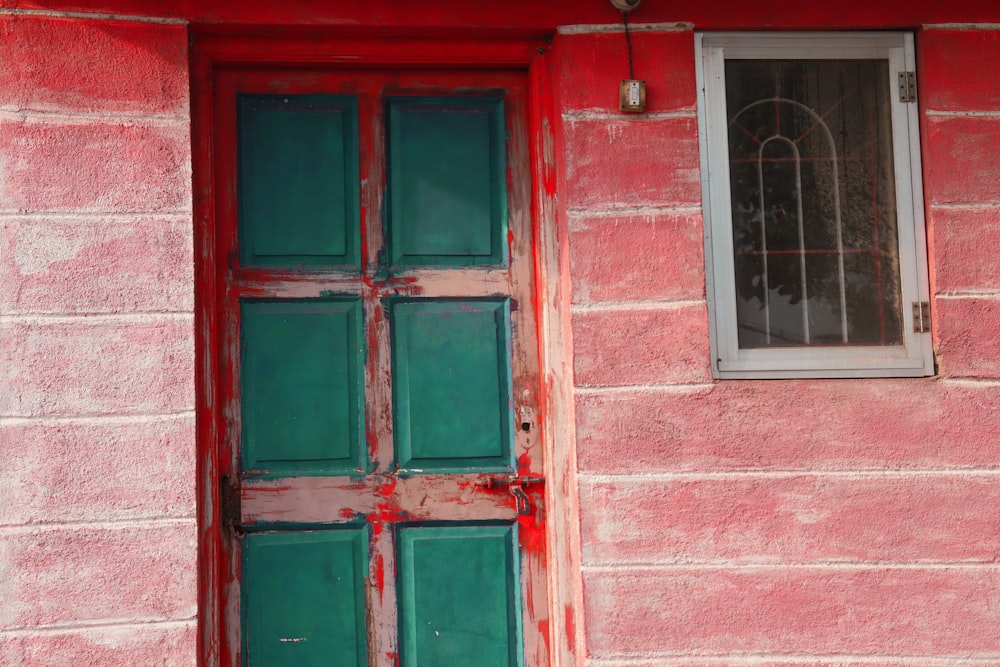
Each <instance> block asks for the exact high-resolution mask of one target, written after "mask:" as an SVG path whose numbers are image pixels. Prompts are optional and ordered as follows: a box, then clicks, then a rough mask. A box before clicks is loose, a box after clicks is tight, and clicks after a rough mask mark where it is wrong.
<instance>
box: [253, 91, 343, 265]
mask: <svg viewBox="0 0 1000 667" xmlns="http://www.w3.org/2000/svg"><path fill="white" fill-rule="evenodd" d="M238 131H239V218H240V261H241V263H242V264H243V265H244V266H254V265H267V266H275V265H279V266H286V267H292V268H293V267H295V266H297V265H302V266H321V265H355V266H356V265H357V263H358V178H359V177H358V127H357V102H356V101H355V100H354V99H353V98H351V97H346V96H337V95H247V94H242V95H240V96H239V130H238Z"/></svg>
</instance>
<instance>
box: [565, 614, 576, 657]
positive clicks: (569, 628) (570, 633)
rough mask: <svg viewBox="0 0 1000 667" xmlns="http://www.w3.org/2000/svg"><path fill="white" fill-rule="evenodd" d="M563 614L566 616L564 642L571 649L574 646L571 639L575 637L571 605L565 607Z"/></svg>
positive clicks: (574, 622)
mask: <svg viewBox="0 0 1000 667" xmlns="http://www.w3.org/2000/svg"><path fill="white" fill-rule="evenodd" d="M563 613H565V614H566V641H567V643H568V644H569V647H570V649H572V648H573V646H575V643H574V640H573V638H574V637H576V618H575V617H574V616H573V607H572V605H565V606H564V607H563Z"/></svg>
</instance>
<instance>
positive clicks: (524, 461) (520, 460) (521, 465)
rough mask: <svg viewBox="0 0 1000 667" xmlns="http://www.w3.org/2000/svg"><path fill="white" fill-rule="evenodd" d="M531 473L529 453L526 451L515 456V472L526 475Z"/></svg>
mask: <svg viewBox="0 0 1000 667" xmlns="http://www.w3.org/2000/svg"><path fill="white" fill-rule="evenodd" d="M530 473H531V455H530V454H528V452H525V453H524V454H521V455H520V456H519V457H517V474H518V475H528V474H530Z"/></svg>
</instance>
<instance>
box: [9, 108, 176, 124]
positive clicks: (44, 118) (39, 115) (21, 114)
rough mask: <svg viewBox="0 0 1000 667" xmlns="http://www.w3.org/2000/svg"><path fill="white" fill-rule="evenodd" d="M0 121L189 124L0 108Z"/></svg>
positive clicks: (139, 116)
mask: <svg viewBox="0 0 1000 667" xmlns="http://www.w3.org/2000/svg"><path fill="white" fill-rule="evenodd" d="M0 119H16V120H23V121H27V122H30V123H38V124H45V123H60V124H63V125H88V126H92V125H93V124H94V123H93V121H95V120H104V121H111V122H112V123H113V124H122V123H126V124H128V123H133V124H138V123H142V124H146V125H182V126H185V127H186V126H188V125H190V124H191V119H190V118H187V117H185V116H174V115H148V116H147V115H144V114H123V113H114V112H109V113H86V112H65V111H43V110H35V109H3V108H0Z"/></svg>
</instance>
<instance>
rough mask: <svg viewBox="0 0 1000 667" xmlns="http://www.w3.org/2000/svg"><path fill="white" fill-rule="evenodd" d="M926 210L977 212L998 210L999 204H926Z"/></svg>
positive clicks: (992, 202) (987, 202) (985, 202)
mask: <svg viewBox="0 0 1000 667" xmlns="http://www.w3.org/2000/svg"><path fill="white" fill-rule="evenodd" d="M927 208H929V209H930V210H932V211H933V210H940V211H948V210H956V211H970V210H971V211H978V210H989V209H994V208H1000V202H996V201H983V202H949V203H941V204H933V203H931V204H928V206H927Z"/></svg>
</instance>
